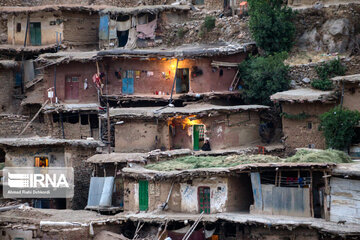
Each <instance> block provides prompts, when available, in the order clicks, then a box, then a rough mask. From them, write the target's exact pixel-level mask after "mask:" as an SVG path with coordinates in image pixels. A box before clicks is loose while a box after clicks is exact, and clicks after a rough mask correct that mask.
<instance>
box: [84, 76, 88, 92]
mask: <svg viewBox="0 0 360 240" xmlns="http://www.w3.org/2000/svg"><path fill="white" fill-rule="evenodd" d="M87 88H88V80H87V78H85V81H84V90H86V89H87Z"/></svg>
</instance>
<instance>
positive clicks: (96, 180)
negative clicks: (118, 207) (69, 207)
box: [86, 177, 114, 207]
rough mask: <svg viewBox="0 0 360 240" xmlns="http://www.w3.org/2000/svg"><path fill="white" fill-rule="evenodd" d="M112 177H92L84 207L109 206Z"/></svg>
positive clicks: (112, 184) (112, 183)
mask: <svg viewBox="0 0 360 240" xmlns="http://www.w3.org/2000/svg"><path fill="white" fill-rule="evenodd" d="M113 186H114V177H92V178H91V180H90V188H89V195H88V202H87V206H86V207H97V206H102V207H110V206H111V199H112V191H113Z"/></svg>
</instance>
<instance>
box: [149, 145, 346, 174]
mask: <svg viewBox="0 0 360 240" xmlns="http://www.w3.org/2000/svg"><path fill="white" fill-rule="evenodd" d="M277 162H318V163H326V162H329V163H331V162H334V163H348V162H351V160H350V158H349V156H347V155H346V154H345V153H344V152H341V151H337V150H330V149H329V150H317V151H315V150H299V151H298V152H297V153H296V154H295V155H294V156H292V157H289V158H286V159H282V158H279V157H276V156H271V155H232V156H218V157H213V156H206V157H195V156H186V157H180V158H176V159H173V160H169V161H164V162H159V163H154V164H149V165H147V166H146V168H147V169H151V170H157V171H173V170H186V169H197V168H216V167H234V166H238V165H241V164H249V163H277Z"/></svg>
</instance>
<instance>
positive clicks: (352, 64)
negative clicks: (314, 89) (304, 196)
mask: <svg viewBox="0 0 360 240" xmlns="http://www.w3.org/2000/svg"><path fill="white" fill-rule="evenodd" d="M334 58H335V57H334ZM341 63H342V64H343V65H344V66H346V73H345V75H353V74H359V73H360V69H359V67H358V66H359V64H360V56H352V57H348V58H344V57H342V58H341ZM321 64H322V62H317V63H309V64H299V65H290V71H289V75H290V79H291V80H292V82H291V86H292V87H293V88H295V87H310V83H311V80H314V79H317V78H318V76H317V73H316V71H315V68H316V66H320V65H321ZM305 78H308V79H305ZM309 80H310V81H309Z"/></svg>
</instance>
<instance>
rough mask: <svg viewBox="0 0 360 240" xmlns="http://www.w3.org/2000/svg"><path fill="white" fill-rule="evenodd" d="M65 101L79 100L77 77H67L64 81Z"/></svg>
mask: <svg viewBox="0 0 360 240" xmlns="http://www.w3.org/2000/svg"><path fill="white" fill-rule="evenodd" d="M65 99H66V100H77V99H79V77H75V76H67V77H66V79H65Z"/></svg>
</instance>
